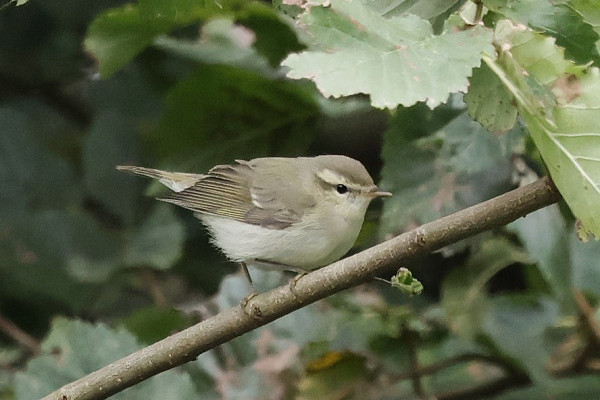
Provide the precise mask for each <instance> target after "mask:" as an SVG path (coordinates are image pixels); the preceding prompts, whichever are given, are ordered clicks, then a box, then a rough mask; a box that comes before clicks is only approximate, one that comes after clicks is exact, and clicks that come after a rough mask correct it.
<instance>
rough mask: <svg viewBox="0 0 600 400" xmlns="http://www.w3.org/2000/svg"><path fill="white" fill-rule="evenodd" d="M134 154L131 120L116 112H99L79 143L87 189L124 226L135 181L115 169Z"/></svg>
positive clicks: (130, 220)
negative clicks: (81, 148)
mask: <svg viewBox="0 0 600 400" xmlns="http://www.w3.org/2000/svg"><path fill="white" fill-rule="evenodd" d="M137 158H138V157H137V139H136V131H135V127H134V125H133V122H132V121H131V120H129V118H128V117H127V116H126V115H124V114H120V113H113V112H107V113H103V114H99V115H98V116H97V117H96V118H95V120H94V122H93V124H92V126H91V128H90V131H89V132H88V134H87V136H86V137H85V139H84V143H83V166H84V168H85V184H86V187H87V191H88V192H89V193H90V194H91V195H92V196H93V197H94V198H95V199H96V200H98V201H99V202H100V203H101V204H102V206H103V207H105V208H106V210H107V211H108V212H109V213H112V214H114V215H116V216H118V217H120V218H121V219H122V220H123V221H124V222H125V224H126V225H128V226H130V225H132V224H133V220H134V217H135V208H134V206H133V204H134V199H135V197H136V195H137V191H138V184H139V181H138V180H132V179H127V177H126V176H125V175H124V174H122V173H119V172H118V171H116V170H115V166H116V165H122V164H128V163H130V162H131V161H132V160H136V159H137Z"/></svg>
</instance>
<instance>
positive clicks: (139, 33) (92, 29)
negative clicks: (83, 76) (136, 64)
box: [83, 4, 172, 78]
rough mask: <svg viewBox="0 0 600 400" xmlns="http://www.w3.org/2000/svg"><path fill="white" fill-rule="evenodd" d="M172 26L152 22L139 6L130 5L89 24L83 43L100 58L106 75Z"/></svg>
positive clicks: (110, 12)
mask: <svg viewBox="0 0 600 400" xmlns="http://www.w3.org/2000/svg"><path fill="white" fill-rule="evenodd" d="M171 27H172V24H166V25H163V26H161V25H154V24H151V23H149V21H147V20H146V19H144V18H143V17H142V15H141V12H140V8H139V7H138V6H136V5H133V4H127V5H125V6H123V7H122V8H119V9H111V10H108V11H105V12H104V13H102V14H100V15H99V16H98V17H97V18H96V19H95V20H94V21H93V22H92V24H91V25H90V26H89V28H88V32H87V35H86V38H85V40H84V42H83V44H84V47H85V49H86V50H87V51H88V52H90V53H91V54H92V55H93V56H94V58H95V59H96V60H97V62H98V71H99V72H100V75H101V76H102V77H104V78H107V77H109V76H111V75H112V74H114V73H115V72H116V71H117V70H119V69H120V68H121V67H123V66H124V65H125V64H127V63H128V62H129V61H131V60H132V59H133V57H135V56H136V55H138V54H139V53H140V52H141V51H142V50H143V49H145V48H146V47H148V45H150V43H152V39H154V37H155V36H156V35H158V34H160V33H164V32H166V31H168V30H169V29H170V28H171Z"/></svg>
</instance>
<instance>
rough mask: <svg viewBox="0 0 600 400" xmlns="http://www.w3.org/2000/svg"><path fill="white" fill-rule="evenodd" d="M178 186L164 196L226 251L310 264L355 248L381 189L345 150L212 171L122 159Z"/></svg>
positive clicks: (276, 265) (279, 263) (246, 260)
mask: <svg viewBox="0 0 600 400" xmlns="http://www.w3.org/2000/svg"><path fill="white" fill-rule="evenodd" d="M117 169H118V170H120V171H128V172H132V173H134V174H137V175H143V176H147V177H150V178H154V179H157V180H158V181H159V182H161V183H162V184H164V185H165V186H167V187H168V188H169V189H171V190H172V191H173V192H172V193H170V194H168V195H166V196H163V197H159V198H158V200H161V201H166V202H169V203H173V204H176V205H178V206H180V207H183V208H186V209H188V210H191V211H194V215H195V216H196V217H197V218H199V219H200V221H202V223H203V224H204V225H205V226H206V227H207V228H208V231H209V233H210V235H211V242H212V243H213V244H214V245H215V246H216V247H217V248H219V249H220V250H221V251H222V252H223V253H224V254H225V255H226V256H227V258H228V259H230V260H231V261H234V262H238V263H240V264H241V265H242V266H243V268H244V271H245V273H246V276H247V277H248V278H249V280H250V282H252V280H251V279H250V275H249V273H248V270H247V265H252V266H256V267H259V268H266V269H283V270H291V271H296V272H306V271H308V270H312V269H315V268H319V267H322V266H325V265H327V264H330V263H332V262H334V261H336V260H338V259H339V258H341V257H342V256H343V255H344V254H346V253H347V252H348V250H350V248H351V247H352V245H353V244H354V242H355V241H356V238H357V236H358V233H359V232H360V229H361V226H362V224H363V220H364V217H365V212H366V210H367V207H368V205H369V203H370V202H371V200H373V199H374V198H376V197H383V196H391V195H392V194H391V193H388V192H382V191H379V190H378V188H377V186H376V185H375V184H374V183H373V178H371V176H370V175H369V173H368V172H367V170H366V169H365V167H364V166H363V165H362V164H361V163H360V162H359V161H357V160H354V159H352V158H350V157H346V156H339V155H324V156H317V157H298V158H283V157H265V158H256V159H253V160H250V161H243V160H236V164H232V165H217V166H215V167H213V168H212V169H211V170H210V171H208V173H207V174H190V173H182V172H167V171H161V170H157V169H151V168H143V167H136V166H118V167H117Z"/></svg>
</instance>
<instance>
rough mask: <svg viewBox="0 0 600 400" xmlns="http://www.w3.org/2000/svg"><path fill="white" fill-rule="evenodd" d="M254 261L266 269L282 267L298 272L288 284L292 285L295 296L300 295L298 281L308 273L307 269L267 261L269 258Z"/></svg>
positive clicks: (282, 268) (291, 288) (281, 268)
mask: <svg viewBox="0 0 600 400" xmlns="http://www.w3.org/2000/svg"><path fill="white" fill-rule="evenodd" d="M254 261H255V263H256V264H257V265H260V266H262V267H263V268H265V269H280V270H284V271H291V272H296V273H297V275H296V276H295V277H293V278H292V279H290V281H289V284H288V286H289V287H290V291H291V292H292V294H293V295H294V297H298V296H297V293H296V283H298V281H299V280H300V278H302V277H303V276H304V275H306V274H307V273H308V272H307V271H306V270H305V269H302V268H298V267H294V266H292V265H285V264H279V263H274V262H272V261H267V260H259V259H257V260H254Z"/></svg>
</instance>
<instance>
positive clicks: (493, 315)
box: [484, 297, 560, 384]
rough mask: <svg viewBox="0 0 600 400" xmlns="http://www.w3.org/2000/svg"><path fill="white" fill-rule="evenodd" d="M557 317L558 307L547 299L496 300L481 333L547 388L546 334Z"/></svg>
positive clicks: (513, 298) (548, 380)
mask: <svg viewBox="0 0 600 400" xmlns="http://www.w3.org/2000/svg"><path fill="white" fill-rule="evenodd" d="M559 317H560V314H559V308H558V306H557V305H556V304H555V303H552V302H550V301H548V300H547V299H542V300H539V299H536V300H534V301H527V299H521V298H517V297H497V298H495V299H494V300H493V302H491V303H490V308H489V309H488V312H487V313H486V315H485V322H484V330H485V333H486V334H487V336H488V337H489V338H490V339H491V340H492V341H493V342H494V343H495V344H496V346H497V349H498V350H499V351H500V352H501V354H502V355H504V356H507V357H510V358H511V359H513V360H514V361H516V362H517V363H518V364H519V365H520V366H521V367H522V368H524V369H525V370H526V371H527V373H528V375H529V376H530V377H531V378H532V380H533V381H534V382H536V383H544V384H547V383H549V382H550V379H551V378H550V376H549V375H548V374H547V373H546V371H545V368H544V363H545V362H546V360H547V359H548V358H549V357H550V350H549V348H548V343H547V338H546V333H547V330H548V329H549V328H551V327H553V326H554V324H555V323H556V321H557V320H558V318H559Z"/></svg>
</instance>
